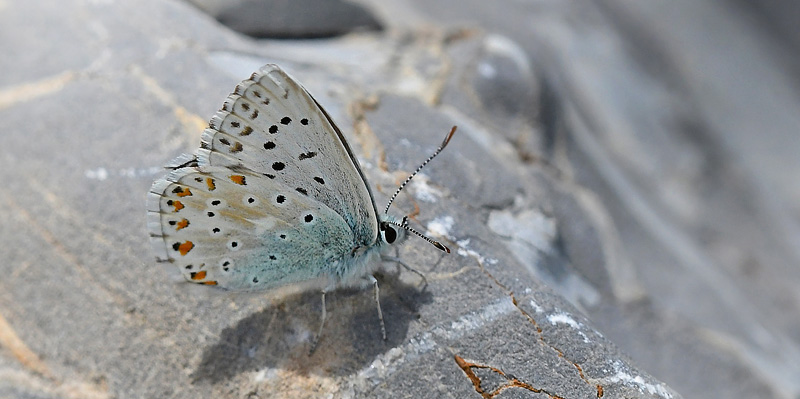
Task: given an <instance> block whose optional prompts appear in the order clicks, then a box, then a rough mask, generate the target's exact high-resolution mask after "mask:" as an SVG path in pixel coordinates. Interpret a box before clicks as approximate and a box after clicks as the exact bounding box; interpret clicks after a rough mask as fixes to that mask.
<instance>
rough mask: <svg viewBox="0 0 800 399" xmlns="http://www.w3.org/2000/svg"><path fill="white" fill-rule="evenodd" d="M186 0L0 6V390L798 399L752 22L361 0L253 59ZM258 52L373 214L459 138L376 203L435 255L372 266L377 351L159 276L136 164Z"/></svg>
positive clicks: (417, 252)
mask: <svg viewBox="0 0 800 399" xmlns="http://www.w3.org/2000/svg"><path fill="white" fill-rule="evenodd" d="M195 3H197V4H198V6H199V7H201V8H198V7H194V6H191V5H189V4H187V3H183V2H179V1H155V0H142V1H139V2H135V3H133V2H115V1H110V0H92V1H86V0H66V1H61V2H46V1H41V0H40V1H31V2H0V33H1V34H0V43H2V45H3V46H2V48H4V50H5V51H4V53H5V56H4V57H2V58H0V70H3V71H4V73H3V74H2V75H0V115H2V117H3V120H4V121H5V122H6V125H5V128H4V132H3V133H2V135H1V136H0V137H2V138H3V145H2V147H1V148H0V158H1V159H2V161H3V165H6V167H5V168H3V171H2V172H1V173H2V175H0V176H2V181H3V182H5V190H3V191H2V193H0V203H2V207H0V218H2V220H3V221H4V222H3V223H2V225H0V226H2V227H0V241H2V242H3V245H2V247H0V248H2V255H3V258H4V262H2V263H0V275H2V276H3V277H2V278H0V397H15V398H141V397H171V398H196V397H232V398H265V397H292V398H297V397H299V398H302V397H336V398H338V397H342V398H349V397H389V398H394V397H444V398H447V397H452V398H464V397H481V396H483V397H496V398H517V397H520V398H521V397H531V398H548V397H549V398H589V397H595V398H597V397H602V398H680V397H685V398H694V397H698V398H700V397H734V396H737V397H761V398H795V397H797V396H798V395H800V385H799V384H800V383H798V380H797V379H796V378H794V377H795V376H797V375H800V362H798V360H797V359H800V356H798V354H800V353H799V352H800V348H799V347H798V343H800V336H799V335H798V333H797V332H798V331H800V317H799V316H800V309H799V308H800V299H799V298H798V296H797V292H800V291H799V290H798V287H800V284H799V282H800V270H798V268H797V265H798V264H800V262H798V261H799V260H800V250H798V248H800V245H799V244H800V242H798V241H800V233H799V232H800V225H799V224H798V221H800V217H798V216H799V215H800V205H798V204H800V185H797V184H796V178H795V177H794V176H797V175H799V174H800V163H799V162H800V161H799V160H800V158H798V157H796V156H795V154H796V153H797V149H798V148H800V142H798V140H800V136H798V135H797V134H795V130H796V126H800V123H798V122H800V121H798V120H797V119H798V118H800V116H798V114H797V113H796V112H793V110H796V109H798V104H797V101H798V100H797V98H798V96H797V95H796V90H794V86H793V85H792V80H791V79H792V78H791V76H792V75H791V74H790V72H791V69H790V68H791V67H792V66H793V65H795V64H793V60H794V58H792V57H788V56H781V54H782V53H781V50H782V49H784V48H791V46H790V45H789V44H786V43H793V42H794V40H795V39H794V38H790V39H787V40H784V41H777V40H775V41H772V40H770V38H771V37H773V36H770V35H776V34H777V33H775V32H773V31H770V30H769V29H768V28H767V26H768V24H767V23H765V22H764V20H760V19H756V18H748V16H750V15H751V14H748V13H747V12H748V11H752V10H751V9H750V8H739V7H740V6H738V5H736V4H735V3H730V4H726V3H720V4H715V5H711V4H710V3H703V4H699V3H696V2H691V1H688V0H683V1H679V2H677V3H676V2H674V1H670V2H666V1H655V2H648V3H642V4H638V3H637V4H633V3H630V2H625V3H622V2H619V1H616V0H609V1H605V2H601V3H597V4H590V3H584V2H544V1H537V2H514V1H501V2H490V3H487V2H480V1H476V0H458V1H456V0H443V1H437V2H422V1H417V0H406V1H392V2H384V1H366V0H365V1H361V2H359V3H358V4H359V5H358V6H354V5H353V4H347V3H341V4H342V7H346V8H345V9H346V10H352V9H353V8H350V7H358V9H359V10H361V11H359V12H364V13H372V15H370V16H368V17H364V18H366V19H364V20H369V21H381V22H380V24H376V25H374V26H382V27H384V31H382V32H372V33H366V32H362V33H354V34H350V35H346V36H342V37H338V38H332V39H329V40H324V41H319V40H317V41H308V40H299V39H297V40H282V41H274V40H253V39H251V38H248V37H246V36H243V35H241V34H239V33H235V32H234V31H233V30H231V29H229V28H227V27H226V26H223V25H221V24H219V23H218V22H217V19H219V20H221V21H223V22H226V23H228V24H230V25H232V26H234V28H235V27H236V26H243V25H241V24H240V25H236V24H237V23H238V22H241V23H242V24H244V25H247V24H253V23H257V22H258V21H259V19H258V18H255V19H254V18H252V17H253V15H247V16H244V17H242V18H241V19H237V14H236V13H233V14H231V13H230V11H223V10H222V8H221V7H220V6H219V4H220V3H219V2H213V1H210V0H204V1H197V2H195ZM223 3H224V2H223ZM247 3H248V2H235V3H230V2H229V3H228V4H229V5H230V4H234V5H235V7H240V6H241V5H242V4H247ZM281 4H284V5H285V4H289V3H281ZM298 4H299V3H298ZM331 4H339V3H333V2H331ZM235 7H234V8H235ZM771 7H772V8H770V9H769V10H771V11H773V12H774V9H775V7H777V6H775V5H772V6H771ZM201 10H207V11H209V12H210V13H212V14H214V13H215V12H217V14H214V15H213V17H212V16H209V15H206V14H204V13H203V12H202V11H201ZM303 11H304V10H297V11H296V12H295V13H291V12H290V14H292V15H305V14H304V12H303ZM226 12H227V13H228V14H225V13H226ZM254 13H255V12H254ZM222 14H224V15H226V16H225V18H220V15H222ZM345 14H348V13H344V14H335V13H334V14H332V15H345ZM309 15H311V16H313V17H318V16H319V15H318V14H314V13H309ZM760 15H762V18H767V17H766V16H768V15H770V14H769V13H764V14H760ZM764 15H766V16H764ZM349 16H350V17H352V14H349ZM215 18H216V19H215ZM359 18H360V17H359ZM373 18H374V19H373ZM331 19H332V21H327V22H329V23H330V24H331V25H330V26H338V28H337V29H341V30H336V32H349V31H352V29H351V28H348V26H353V25H354V24H352V20H350V19H348V18H347V15H345V16H343V17H341V18H331ZM356 19H357V18H356ZM237 21H238V22H237ZM242 21H243V22H242ZM254 21H255V22H254ZM264 21H265V22H269V21H270V20H269V19H268V18H265V19H264ZM305 23H307V24H308V25H303V24H301V23H297V24H295V23H287V26H286V27H281V26H280V25H274V24H273V25H271V26H269V27H268V28H270V29H273V30H278V31H279V32H278V34H273V35H275V36H281V37H308V36H318V35H319V32H317V33H314V34H304V33H303V30H304V29H302V28H298V26H300V27H302V26H313V25H314V24H313V23H308V21H306V22H305ZM355 25H358V24H355ZM251 28H252V29H258V27H255V28H254V27H252V26H249V28H248V29H251ZM284 29H285V30H284ZM298 29H299V30H300V32H299V33H298V32H297V31H298ZM309 29H310V28H309ZM239 30H240V31H242V29H239ZM721 44H724V45H721ZM766 44H769V45H766ZM781 46H785V47H781ZM268 62H273V63H278V64H280V65H281V66H282V67H284V68H285V69H286V70H288V71H289V72H290V73H292V75H293V76H295V77H296V78H298V79H299V80H300V81H301V82H302V83H303V84H304V85H305V86H306V87H307V88H308V89H309V91H310V92H311V93H312V94H314V96H315V97H316V99H317V100H318V101H319V102H320V103H322V104H324V105H325V107H326V109H327V110H328V111H329V112H330V113H331V115H332V117H333V119H334V120H336V121H337V122H338V124H339V126H340V127H341V128H342V130H343V132H344V134H345V136H346V137H347V138H348V140H349V142H350V143H351V145H352V146H353V147H354V149H355V151H356V153H357V154H358V157H359V159H360V161H361V164H362V166H363V168H364V171H365V173H366V175H367V177H368V178H369V180H370V183H371V184H372V186H373V188H374V191H375V193H376V197H377V198H376V199H377V202H378V203H379V204H381V203H385V201H386V200H387V199H388V196H389V195H391V193H392V191H393V190H394V188H395V187H396V185H397V183H398V182H400V181H402V179H404V178H405V177H406V176H407V174H408V173H409V172H410V171H413V170H414V168H415V167H416V166H417V165H418V164H419V162H421V161H422V160H423V159H424V158H425V157H426V156H427V155H428V154H429V153H430V152H431V151H432V150H433V149H434V148H435V147H436V146H437V145H438V144H439V143H440V141H441V139H442V137H444V135H445V134H446V133H447V131H448V130H449V128H450V127H451V126H452V125H458V126H459V130H458V134H457V136H456V137H455V138H454V139H453V141H452V142H451V144H450V147H448V149H447V150H446V151H445V152H443V153H442V154H441V155H440V156H439V157H438V158H437V159H436V160H435V161H434V162H432V163H431V165H430V166H428V167H427V168H426V169H425V171H424V172H423V174H422V175H420V176H419V177H418V178H416V179H415V181H414V182H413V183H412V184H411V185H410V186H409V188H408V189H407V191H406V192H404V193H403V194H402V195H401V196H400V197H399V199H398V201H397V202H396V204H395V205H394V208H393V209H394V211H395V212H403V213H412V212H413V213H414V214H415V215H416V216H415V218H414V219H415V220H414V224H415V225H417V226H419V227H420V229H422V230H424V231H426V233H427V234H429V235H431V236H434V237H436V238H437V239H440V240H443V241H444V242H446V243H447V244H448V245H449V246H450V247H451V248H452V249H453V253H452V254H450V255H442V254H440V253H438V251H436V250H435V249H434V248H432V247H430V246H428V245H427V244H426V243H424V242H423V241H421V240H414V239H413V238H412V239H409V241H408V242H407V244H406V245H404V246H403V247H402V249H401V250H400V255H401V257H402V258H403V259H404V260H405V261H406V262H407V263H409V264H411V265H413V266H414V267H416V268H418V269H419V270H421V271H422V272H423V273H425V276H426V279H427V284H423V282H422V281H421V280H420V278H419V277H418V276H416V275H414V274H412V273H409V272H407V271H405V270H402V269H395V268H394V267H393V266H392V267H387V268H386V269H385V271H384V272H383V273H381V274H380V275H378V278H379V281H380V285H381V301H382V305H383V311H384V318H385V320H386V326H387V333H388V339H387V341H385V342H384V341H382V340H381V339H380V327H379V324H378V322H377V317H376V314H375V309H374V302H373V300H372V291H371V290H368V289H367V290H339V291H336V292H335V293H333V294H332V295H330V296H329V299H328V307H327V308H328V322H327V328H326V331H325V332H324V335H323V337H322V340H321V342H320V344H319V347H318V349H317V351H316V352H315V353H314V354H313V355H311V356H309V355H308V348H309V343H310V340H311V338H312V336H313V334H314V332H315V331H316V326H317V323H318V321H319V313H320V311H321V309H320V303H319V295H318V293H316V292H303V293H295V294H291V295H289V296H287V297H285V298H282V299H281V300H268V299H266V298H265V297H264V296H262V295H230V294H219V293H216V292H214V290H211V289H205V287H186V285H185V284H175V283H174V281H173V280H171V279H170V277H169V275H170V271H169V270H164V269H163V268H161V267H159V266H158V265H156V264H155V262H154V261H153V254H152V253H151V252H150V248H149V245H148V240H147V233H146V231H145V229H144V215H145V212H144V196H145V193H146V192H147V190H148V188H149V187H150V184H151V182H152V180H153V179H155V178H156V177H158V176H160V175H161V174H163V173H164V172H163V170H162V169H161V168H160V165H163V164H165V163H166V162H167V161H169V160H170V159H172V158H173V157H174V156H176V155H178V154H180V153H184V152H191V151H194V149H196V148H197V146H198V143H199V139H200V132H201V131H202V129H203V128H204V127H205V126H206V124H207V120H208V118H209V117H210V116H211V115H212V114H213V113H214V112H215V111H216V110H217V109H218V108H219V107H220V105H221V103H222V100H223V99H224V98H225V96H226V95H227V94H228V93H229V92H230V91H231V90H232V88H233V87H234V86H235V84H236V83H238V82H239V81H240V80H242V79H244V78H246V77H248V76H249V74H250V73H251V72H252V71H254V70H256V69H257V68H258V67H259V66H261V65H263V64H265V63H268ZM417 209H418V211H417ZM417 212H418V213H417ZM195 288H201V289H195ZM620 348H621V349H620ZM662 381H664V382H662ZM679 392H680V393H679ZM681 395H682V396H681Z"/></svg>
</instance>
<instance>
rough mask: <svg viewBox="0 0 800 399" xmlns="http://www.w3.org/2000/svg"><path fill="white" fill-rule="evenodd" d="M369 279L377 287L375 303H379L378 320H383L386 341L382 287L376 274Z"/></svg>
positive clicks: (382, 330)
mask: <svg viewBox="0 0 800 399" xmlns="http://www.w3.org/2000/svg"><path fill="white" fill-rule="evenodd" d="M369 280H370V281H371V282H372V285H373V286H374V287H375V304H376V305H378V320H380V322H381V334H383V340H384V341H386V326H385V325H384V324H383V311H382V310H381V289H380V288H378V279H376V278H375V276H369Z"/></svg>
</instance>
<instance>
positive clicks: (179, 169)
mask: <svg viewBox="0 0 800 399" xmlns="http://www.w3.org/2000/svg"><path fill="white" fill-rule="evenodd" d="M455 130H456V127H455V126H454V127H453V128H452V129H451V130H450V132H449V133H448V135H447V136H446V137H445V139H444V141H443V142H442V144H441V145H440V146H439V148H437V150H436V151H435V152H434V153H433V155H431V156H430V157H429V158H428V159H427V160H426V161H425V162H423V163H422V164H421V165H420V166H419V167H418V168H417V169H416V170H415V171H414V173H412V174H411V175H410V176H409V177H408V178H407V179H406V180H405V181H404V182H403V183H402V184H401V185H400V187H399V188H398V189H397V190H396V191H395V193H394V194H393V195H392V197H391V199H390V200H389V203H388V204H387V205H386V208H385V210H384V212H383V213H380V212H379V211H378V208H377V207H376V205H375V199H374V196H373V194H372V191H371V189H370V186H369V184H368V183H367V180H366V178H365V176H364V173H363V172H362V170H361V168H360V166H359V164H358V161H357V160H356V157H355V156H354V155H353V151H352V150H351V149H350V146H349V145H348V143H347V141H346V140H345V138H344V135H343V134H342V132H341V130H340V129H339V128H338V127H337V126H336V124H335V123H334V122H333V120H332V119H331V118H330V116H329V115H328V113H327V112H326V111H325V109H324V108H323V107H322V106H321V105H320V104H319V103H318V102H317V101H316V100H315V99H314V98H313V97H312V96H311V94H309V93H308V91H306V90H305V88H303V86H301V85H300V84H299V83H298V82H297V81H296V80H294V79H293V78H292V77H291V76H289V75H288V74H287V73H286V72H284V71H283V70H282V69H281V68H280V67H278V66H277V65H273V64H268V65H265V66H263V67H261V68H260V69H259V70H258V71H256V72H255V73H253V74H252V76H251V77H250V79H247V80H244V81H242V82H241V83H240V84H239V85H238V86H237V87H236V89H235V90H234V92H233V93H232V94H230V95H229V96H228V98H227V100H226V101H225V102H224V103H223V105H222V108H221V109H220V110H219V111H218V112H217V113H216V114H215V115H214V116H213V117H212V118H211V121H210V123H209V127H208V128H207V129H205V131H204V132H203V134H202V137H201V144H200V148H199V149H198V150H197V151H196V153H195V154H193V155H183V156H180V157H178V158H177V159H176V160H174V161H173V162H171V163H170V165H168V166H167V167H168V168H169V169H171V171H170V172H169V174H168V175H167V176H166V177H164V178H161V179H158V180H156V181H155V182H154V183H153V185H152V187H151V189H150V192H149V193H148V194H147V229H148V231H149V234H150V240H151V243H152V246H153V249H154V251H155V252H156V258H157V260H158V261H160V262H168V263H172V264H174V265H175V266H177V267H178V269H179V270H180V272H181V274H182V275H183V277H185V279H186V280H187V281H189V282H192V283H197V284H204V285H209V286H214V287H217V288H222V289H225V290H230V291H270V290H274V289H277V288H280V287H284V286H290V285H294V284H305V285H309V286H315V287H317V288H321V289H322V320H321V322H320V327H319V331H318V334H317V336H316V337H317V338H315V341H314V343H313V344H312V351H313V348H314V347H315V346H316V342H317V340H318V338H319V336H320V335H321V333H322V330H323V326H324V324H325V318H326V307H325V294H326V293H327V292H330V291H331V290H333V289H336V288H338V287H342V286H354V285H357V284H362V285H363V284H367V283H368V284H372V285H373V286H374V288H375V300H376V303H377V307H378V317H379V320H380V323H381V331H382V334H383V339H384V340H385V339H386V329H385V326H384V323H383V314H382V311H381V307H380V291H379V288H378V284H377V280H376V279H375V277H374V276H373V275H372V273H373V272H374V271H375V270H376V265H379V264H380V262H381V261H391V262H396V263H398V264H400V265H402V266H404V267H406V268H407V269H409V270H412V271H415V270H413V269H411V268H410V267H409V266H408V265H406V264H405V263H403V262H402V261H401V260H400V259H398V258H396V257H392V256H389V255H387V254H386V252H387V249H388V248H390V247H391V246H392V245H396V244H399V243H401V242H403V241H404V239H405V238H406V233H407V232H411V233H413V234H415V235H417V236H419V237H421V238H423V239H425V240H427V241H428V242H430V243H431V244H433V245H434V246H435V247H436V248H438V249H440V250H442V251H444V252H448V253H449V252H450V250H449V249H448V248H447V247H446V246H445V245H443V244H441V243H439V242H438V241H435V240H433V239H430V238H428V237H426V236H424V235H423V234H421V233H419V232H418V231H416V230H414V229H412V228H411V227H410V226H409V225H408V217H407V216H406V217H403V218H402V219H398V218H396V217H394V216H392V215H390V214H389V213H388V211H389V207H390V206H391V204H392V202H393V201H394V199H395V198H396V197H397V195H398V194H399V193H400V191H401V190H402V189H403V188H404V187H405V186H406V185H407V184H408V183H409V182H410V181H411V179H412V178H413V177H414V176H415V175H416V174H417V173H418V172H419V171H420V170H421V169H422V168H423V167H424V166H425V165H426V164H427V163H428V162H430V161H431V160H432V159H433V158H434V157H436V155H438V154H439V153H440V152H441V151H442V150H443V149H444V148H445V147H446V146H447V144H448V143H449V141H450V139H451V138H452V137H453V134H454V133H455ZM415 272H416V271H415ZM418 274H419V273H418Z"/></svg>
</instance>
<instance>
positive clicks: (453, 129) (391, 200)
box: [383, 126, 457, 253]
mask: <svg viewBox="0 0 800 399" xmlns="http://www.w3.org/2000/svg"><path fill="white" fill-rule="evenodd" d="M456 127H457V126H453V128H452V129H450V133H448V134H447V137H445V138H444V141H442V144H441V145H440V146H439V148H437V149H436V151H434V152H433V155H431V156H429V157H428V159H426V160H425V162H423V163H422V165H420V166H419V167H417V170H415V171H414V173H412V174H411V176H408V177H407V178H406V181H404V182H403V184H401V185H400V187H398V188H397V191H395V192H394V194H392V198H390V199H389V203H388V204H386V209H384V210H383V213H389V207H391V206H392V202H394V199H395V198H397V195H398V194H400V192H401V191H403V189H404V188H405V187H406V185H407V184H408V183H409V182H410V181H411V179H413V178H414V176H416V175H417V173H419V171H420V170H422V168H424V167H425V165H427V164H428V162H430V161H431V160H432V159H433V158H436V156H437V155H439V153H440V152H442V150H443V149H444V147H447V143H449V142H450V139H451V138H453V134H455V132H456ZM398 226H400V225H398ZM400 227H404V226H400ZM404 228H405V227H404ZM407 230H409V231H411V232H413V233H416V234H417V235H419V236H420V237H422V238H424V239H426V240H428V241H431V244H433V245H436V244H439V243H437V242H436V241H433V240H431V239H430V238H428V237H425V236H423V235H421V234H419V233H417V232H416V231H414V230H411V229H410V228H407ZM439 245H441V244H439ZM439 245H437V246H436V247H437V248H439V249H442V248H441V247H439ZM444 248H447V247H444ZM442 250H444V249H442ZM447 252H448V253H449V252H450V250H447Z"/></svg>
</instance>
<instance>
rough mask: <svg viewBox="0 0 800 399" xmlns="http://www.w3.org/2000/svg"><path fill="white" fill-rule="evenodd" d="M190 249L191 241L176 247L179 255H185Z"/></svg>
mask: <svg viewBox="0 0 800 399" xmlns="http://www.w3.org/2000/svg"><path fill="white" fill-rule="evenodd" d="M192 248H194V244H193V243H192V242H191V241H186V242H184V243H183V244H181V245H179V246H178V252H180V253H181V255H186V254H188V253H189V251H191V250H192Z"/></svg>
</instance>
